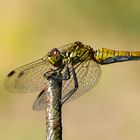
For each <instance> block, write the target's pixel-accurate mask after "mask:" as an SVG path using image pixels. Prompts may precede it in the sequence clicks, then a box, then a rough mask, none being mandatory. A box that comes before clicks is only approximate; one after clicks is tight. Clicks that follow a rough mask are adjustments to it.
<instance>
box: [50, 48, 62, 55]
mask: <svg viewBox="0 0 140 140" xmlns="http://www.w3.org/2000/svg"><path fill="white" fill-rule="evenodd" d="M58 53H60V52H59V50H58V49H57V48H54V49H52V50H51V51H50V52H49V56H55V55H57V54H58Z"/></svg>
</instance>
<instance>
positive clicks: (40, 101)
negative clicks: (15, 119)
mask: <svg viewBox="0 0 140 140" xmlns="http://www.w3.org/2000/svg"><path fill="white" fill-rule="evenodd" d="M47 91H48V90H47V89H43V90H42V91H41V93H40V94H39V95H38V96H37V98H36V100H35V102H34V103H33V107H32V109H33V110H35V111H41V110H44V109H45V108H46V107H47V104H48V103H47V99H46V98H47V96H46V95H47V94H48V92H47Z"/></svg>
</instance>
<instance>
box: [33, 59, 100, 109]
mask: <svg viewBox="0 0 140 140" xmlns="http://www.w3.org/2000/svg"><path fill="white" fill-rule="evenodd" d="M64 71H65V70H64ZM64 71H63V72H62V73H64ZM75 71H76V76H77V80H78V84H79V87H78V89H77V91H76V92H74V94H73V95H72V96H71V97H70V98H69V99H68V100H67V101H66V102H70V101H73V100H75V99H77V98H78V97H80V96H81V95H83V94H84V93H86V92H87V91H89V90H90V89H91V88H93V87H94V86H95V85H96V83H97V82H98V80H99V79H100V76H101V68H100V66H99V64H98V63H96V62H94V61H93V60H90V61H85V62H83V63H79V64H77V65H76V66H75ZM73 88H74V81H73V77H72V75H71V78H70V79H69V80H66V81H63V86H62V100H63V97H65V95H67V94H69V93H70V91H71V90H72V89H73ZM46 94H47V87H46V89H45V90H42V92H41V93H40V94H39V95H38V97H37V98H36V100H35V102H34V104H33V110H35V111H41V110H44V109H45V108H46V107H47V99H46V98H47V96H46Z"/></svg>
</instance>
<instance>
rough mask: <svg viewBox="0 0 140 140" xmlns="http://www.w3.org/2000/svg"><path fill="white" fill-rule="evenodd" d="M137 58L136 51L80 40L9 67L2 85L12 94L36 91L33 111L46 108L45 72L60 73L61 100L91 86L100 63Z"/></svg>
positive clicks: (66, 99) (139, 55)
mask: <svg viewBox="0 0 140 140" xmlns="http://www.w3.org/2000/svg"><path fill="white" fill-rule="evenodd" d="M132 60H140V52H138V51H116V50H110V49H107V48H101V49H94V48H92V47H91V46H89V45H86V44H83V43H82V42H80V41H76V42H74V43H70V44H66V45H64V46H62V47H60V48H53V49H52V50H51V51H50V52H48V53H47V55H46V56H44V57H43V58H41V59H39V60H37V61H34V62H32V63H29V64H26V65H24V66H21V67H19V68H16V69H15V70H12V71H11V72H10V73H9V74H8V75H7V77H6V78H5V82H4V83H5V84H4V85H5V88H6V89H7V90H8V91H9V92H13V93H29V92H36V91H38V92H40V94H39V95H38V96H37V98H36V100H35V102H34V104H33V110H36V111H41V110H44V109H45V108H46V107H47V102H46V98H45V97H46V94H47V92H46V90H47V89H48V87H47V84H46V83H47V79H46V75H47V74H48V73H51V72H57V71H59V72H61V73H62V98H61V103H62V104H63V103H66V102H70V101H73V100H74V99H77V98H78V97H80V96H81V95H83V94H85V93H86V92H88V91H89V90H90V89H92V88H93V87H94V86H95V85H96V84H97V82H98V81H99V79H100V77H101V67H100V66H101V65H106V64H111V63H116V62H123V61H132Z"/></svg>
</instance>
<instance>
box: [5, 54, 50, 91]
mask: <svg viewBox="0 0 140 140" xmlns="http://www.w3.org/2000/svg"><path fill="white" fill-rule="evenodd" d="M51 67H52V66H51V65H50V64H49V62H48V61H47V57H44V58H42V59H39V60H37V61H34V62H32V63H30V64H27V65H24V66H22V67H19V68H17V69H15V70H13V71H11V72H10V73H9V74H8V76H7V77H6V79H5V88H6V89H7V90H8V91H10V92H18V93H20V92H34V91H38V90H40V91H41V90H42V89H43V88H44V85H45V82H44V78H43V74H44V73H45V72H47V71H48V70H50V68H51Z"/></svg>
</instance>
